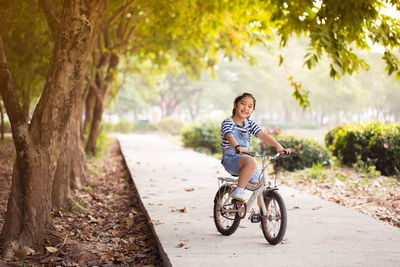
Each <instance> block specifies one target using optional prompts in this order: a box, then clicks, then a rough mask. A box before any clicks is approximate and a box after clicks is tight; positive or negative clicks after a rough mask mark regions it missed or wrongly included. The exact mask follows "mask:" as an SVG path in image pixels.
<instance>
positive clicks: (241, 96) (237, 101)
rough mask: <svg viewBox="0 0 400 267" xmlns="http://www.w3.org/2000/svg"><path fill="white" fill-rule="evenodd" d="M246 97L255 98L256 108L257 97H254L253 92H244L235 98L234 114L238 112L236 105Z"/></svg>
mask: <svg viewBox="0 0 400 267" xmlns="http://www.w3.org/2000/svg"><path fill="white" fill-rule="evenodd" d="M245 97H251V98H252V99H253V102H254V107H253V109H256V99H255V97H254V96H253V95H252V94H250V93H243V94H241V95H240V96H237V97H236V98H235V102H234V104H233V110H232V116H235V113H236V108H235V106H236V104H237V103H239V101H240V100H242V99H243V98H245Z"/></svg>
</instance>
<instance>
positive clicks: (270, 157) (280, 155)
mask: <svg viewBox="0 0 400 267" xmlns="http://www.w3.org/2000/svg"><path fill="white" fill-rule="evenodd" d="M242 153H243V154H246V155H249V156H251V157H253V158H261V159H266V160H277V159H280V158H290V157H294V158H295V157H297V155H296V154H295V153H291V154H287V153H286V152H284V151H281V152H278V153H276V154H275V155H271V154H267V155H257V154H256V152H242ZM237 154H239V153H237Z"/></svg>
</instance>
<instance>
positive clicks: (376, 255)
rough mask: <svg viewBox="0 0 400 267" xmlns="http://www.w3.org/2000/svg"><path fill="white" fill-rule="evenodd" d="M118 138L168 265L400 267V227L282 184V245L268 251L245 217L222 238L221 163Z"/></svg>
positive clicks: (148, 138)
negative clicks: (217, 199)
mask: <svg viewBox="0 0 400 267" xmlns="http://www.w3.org/2000/svg"><path fill="white" fill-rule="evenodd" d="M118 139H119V141H120V144H121V149H122V153H123V155H124V157H125V160H126V162H127V165H128V167H129V169H130V171H131V174H132V177H133V178H134V182H135V184H136V187H137V189H138V191H139V194H140V197H141V199H142V201H143V204H144V207H145V208H146V210H147V212H148V215H149V217H150V218H151V221H152V222H153V225H154V230H155V233H156V236H157V238H158V239H159V242H160V245H161V249H162V251H163V255H164V257H165V259H166V261H165V262H166V263H167V264H171V265H172V266H229V267H231V266H243V267H244V266H400V229H398V228H395V227H393V226H391V225H389V224H386V223H383V222H381V221H378V220H376V219H374V218H372V217H370V216H367V215H364V214H362V213H360V212H357V211H354V210H351V209H349V208H345V207H342V206H339V205H337V204H335V203H331V202H327V201H324V200H321V199H319V198H317V197H315V196H311V195H307V194H305V193H301V192H299V191H296V190H293V189H291V188H288V187H284V186H281V187H280V193H281V194H282V196H283V198H284V200H285V203H286V207H287V209H288V228H287V232H286V235H285V239H284V242H283V244H279V245H276V246H272V245H269V244H268V243H267V241H266V240H265V239H264V236H263V234H262V231H261V229H260V228H259V225H258V224H252V223H251V222H250V221H248V220H247V218H245V219H243V220H242V221H241V224H240V226H239V229H238V230H237V231H236V233H234V234H233V235H232V236H222V235H221V234H219V232H218V231H217V230H216V228H215V225H214V221H213V218H212V208H213V199H214V195H215V192H216V191H217V189H218V187H217V184H218V183H217V180H216V176H217V175H221V174H225V171H223V168H222V167H221V164H220V162H219V160H217V159H215V158H212V157H210V156H206V155H204V154H200V153H196V152H194V151H192V150H190V149H185V148H182V147H180V146H179V145H177V144H175V143H173V142H170V141H168V140H167V139H166V138H162V137H159V136H153V135H119V136H118ZM192 189H193V190H192ZM191 190H192V191H191ZM180 210H182V211H183V210H185V211H186V212H181V211H180Z"/></svg>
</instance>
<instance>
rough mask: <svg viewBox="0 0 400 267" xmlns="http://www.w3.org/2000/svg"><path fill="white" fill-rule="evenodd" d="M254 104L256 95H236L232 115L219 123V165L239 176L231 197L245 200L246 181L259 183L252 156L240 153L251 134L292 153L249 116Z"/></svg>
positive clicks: (244, 148)
mask: <svg viewBox="0 0 400 267" xmlns="http://www.w3.org/2000/svg"><path fill="white" fill-rule="evenodd" d="M255 107H256V99H255V98H254V96H253V95H252V94H250V93H243V94H242V95H240V96H238V97H236V98H235V101H234V103H233V110H232V116H231V117H229V118H226V119H225V120H224V121H223V122H222V125H221V137H222V143H221V147H222V150H223V157H222V161H221V163H222V165H223V166H224V168H225V170H226V171H227V172H229V173H230V174H232V175H235V176H239V180H238V186H237V187H236V189H235V191H233V193H232V195H231V197H232V198H234V199H236V200H238V201H242V202H243V201H244V189H245V187H246V185H247V184H248V183H251V184H253V185H256V184H258V183H259V180H258V179H259V176H260V171H259V169H258V168H257V162H256V160H255V159H254V158H252V157H250V156H248V155H245V154H243V152H249V151H250V138H251V135H254V136H256V137H258V138H260V139H261V140H262V141H264V142H266V143H267V144H269V145H272V146H274V147H276V150H277V151H278V152H280V151H284V152H285V153H287V154H291V153H293V149H290V148H289V149H284V148H283V147H282V145H281V144H279V142H278V141H276V140H275V139H274V138H273V137H272V136H271V135H269V134H267V133H266V132H264V131H262V129H261V128H260V126H258V124H257V123H256V122H254V121H253V120H250V119H249V118H250V116H251V114H252V113H253V111H254V109H255Z"/></svg>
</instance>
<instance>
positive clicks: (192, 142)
mask: <svg viewBox="0 0 400 267" xmlns="http://www.w3.org/2000/svg"><path fill="white" fill-rule="evenodd" d="M181 136H182V141H183V145H184V146H186V147H193V148H194V149H195V150H197V151H201V152H207V153H210V154H214V153H222V149H221V126H220V124H217V123H210V122H208V123H201V124H195V125H191V126H189V127H187V128H186V129H184V130H183V131H182V133H181Z"/></svg>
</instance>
